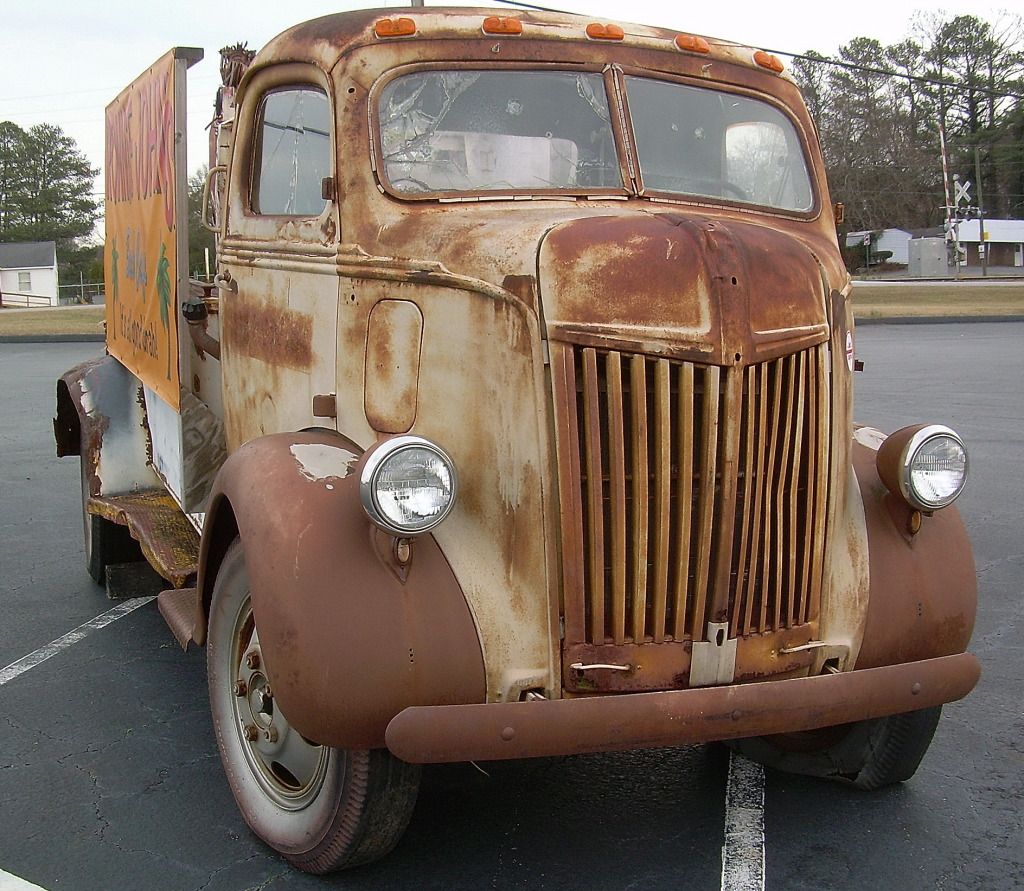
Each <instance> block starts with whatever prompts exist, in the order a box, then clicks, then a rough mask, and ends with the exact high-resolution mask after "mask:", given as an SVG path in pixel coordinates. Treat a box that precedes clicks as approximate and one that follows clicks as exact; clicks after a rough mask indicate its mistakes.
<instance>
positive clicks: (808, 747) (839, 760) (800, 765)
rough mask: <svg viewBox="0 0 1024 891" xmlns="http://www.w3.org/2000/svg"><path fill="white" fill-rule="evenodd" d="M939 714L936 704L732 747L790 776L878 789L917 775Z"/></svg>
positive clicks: (744, 741)
mask: <svg viewBox="0 0 1024 891" xmlns="http://www.w3.org/2000/svg"><path fill="white" fill-rule="evenodd" d="M941 714H942V706H935V707H934V708H926V709H921V710H920V711H916V712H907V713H905V714H902V715H890V716H888V717H886V718H875V719H872V720H869V721H858V722H857V723H856V724H846V725H843V726H841V727H824V728H822V729H821V730H809V731H806V732H803V733H784V734H779V735H778V736H758V737H751V738H750V739H738V740H734V741H733V742H732V743H730V745H731V746H732V747H733V748H734V749H736V750H737V751H738V752H740V753H741V754H743V755H746V756H747V757H748V758H750V759H751V760H752V761H758V762H760V763H761V764H764V765H766V766H768V767H772V768H775V769H776V770H781V771H785V772H786V773H796V774H804V775H807V776H817V777H827V778H829V779H835V780H840V781H843V782H847V783H850V784H852V785H853V786H856V787H857V788H858V789H868V790H870V789H880V788H882V787H883V786H889V785H892V784H893V783H902V782H903V781H904V780H909V779H910V778H911V777H912V776H913V775H914V773H915V772H916V771H917V768H918V766H919V765H920V764H921V759H922V758H924V755H925V752H927V751H928V746H929V745H930V744H931V741H932V736H933V735H934V734H935V728H936V725H937V724H938V723H939V716H940V715H941Z"/></svg>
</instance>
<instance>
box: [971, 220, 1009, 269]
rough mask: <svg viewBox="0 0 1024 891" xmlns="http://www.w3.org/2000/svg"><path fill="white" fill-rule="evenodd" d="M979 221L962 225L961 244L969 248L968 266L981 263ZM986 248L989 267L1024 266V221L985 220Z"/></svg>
mask: <svg viewBox="0 0 1024 891" xmlns="http://www.w3.org/2000/svg"><path fill="white" fill-rule="evenodd" d="M979 228H980V226H979V221H978V220H964V221H963V222H962V223H961V224H960V244H962V245H963V246H964V247H965V248H967V265H968V266H977V265H979V263H980V258H979V256H978V245H979V243H980V241H981V239H980V238H979V237H978V236H979ZM985 247H986V250H987V251H988V265H989V266H1024V220H985Z"/></svg>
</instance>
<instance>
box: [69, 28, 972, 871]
mask: <svg viewBox="0 0 1024 891" xmlns="http://www.w3.org/2000/svg"><path fill="white" fill-rule="evenodd" d="M226 68H227V69H228V70H231V71H233V76H234V77H235V81H234V82H233V83H229V84H226V92H225V93H224V96H225V97H226V98H225V101H224V102H223V103H221V107H220V109H219V112H218V118H217V121H216V127H215V130H214V132H215V143H216V145H215V156H214V158H213V160H214V161H215V163H214V165H213V167H212V169H211V180H210V184H209V201H208V204H209V206H210V209H211V212H210V216H211V217H213V216H215V217H216V223H215V224H216V228H217V275H216V279H215V287H214V288H211V289H208V293H207V294H206V295H205V296H203V297H197V298H190V299H186V295H185V294H184V285H183V281H182V278H181V277H180V276H179V278H178V283H179V288H178V298H179V299H177V300H176V301H175V306H174V307H172V315H173V316H174V317H175V318H174V319H173V321H174V322H176V327H177V331H178V332H179V333H180V336H178V337H177V338H176V340H175V342H174V343H173V344H169V345H168V349H169V350H170V353H169V357H170V358H169V359H168V368H170V365H171V363H176V364H177V368H178V376H177V378H176V379H175V380H174V381H173V382H172V383H173V384H174V385H175V387H174V392H173V393H172V394H171V395H172V398H171V401H170V402H168V400H167V399H166V398H163V397H162V396H161V395H160V394H159V393H155V392H154V389H153V388H152V387H151V386H150V385H149V384H148V383H147V382H146V380H145V379H144V378H142V377H140V376H139V374H138V373H136V372H133V370H132V369H131V368H130V367H129V366H126V365H125V360H123V359H119V358H118V357H117V356H115V355H110V356H108V357H106V358H104V359H103V360H100V361H99V362H97V363H92V364H90V365H87V366H82V367H80V368H78V369H74V370H72V371H71V372H69V373H68V374H67V375H65V376H64V378H62V379H61V381H60V382H59V384H58V419H57V426H56V429H57V436H58V447H59V450H60V451H61V452H62V453H64V454H81V456H82V461H83V468H84V471H83V506H84V509H85V512H86V530H87V541H88V543H89V544H90V546H91V548H92V551H91V553H92V552H98V554H99V556H98V557H97V558H95V559H93V569H94V570H96V567H97V565H98V566H99V572H100V574H102V571H103V566H104V565H105V564H104V561H105V560H106V561H107V563H113V562H114V561H115V560H116V559H119V554H120V552H119V551H117V550H116V549H115V548H113V547H112V545H110V542H111V541H114V539H115V537H116V536H117V535H118V534H122V535H123V533H119V532H118V531H117V530H118V529H122V528H123V529H127V530H128V532H129V533H130V535H131V539H132V540H133V541H135V540H137V541H138V543H139V544H140V545H141V553H142V554H143V555H144V556H145V557H146V558H147V559H149V561H150V562H151V563H152V564H153V565H154V566H155V567H156V568H157V570H158V571H159V572H160V573H161V575H162V576H163V577H164V578H166V579H167V580H168V582H169V587H168V590H166V591H165V592H164V593H163V594H161V596H160V608H161V610H162V611H163V613H164V615H165V617H166V618H167V619H168V622H169V624H170V625H171V627H172V629H173V630H174V633H175V635H176V636H177V638H178V640H179V641H180V642H181V643H182V644H183V645H186V646H187V645H188V644H189V643H191V642H195V643H196V644H200V645H205V646H206V648H207V654H208V667H209V679H210V698H211V708H212V711H213V719H214V725H215V728H216V731H217V738H218V744H219V746H220V751H221V755H222V758H223V759H224V762H225V767H226V772H227V775H228V780H229V783H230V784H231V787H232V791H233V792H234V794H235V797H236V799H237V800H238V803H239V805H240V808H241V810H242V813H243V816H244V817H245V819H246V821H247V822H248V823H249V825H250V826H251V827H252V828H253V830H254V831H255V832H256V833H257V834H258V835H259V836H260V837H261V838H263V839H264V840H265V841H266V842H268V843H269V844H270V845H271V846H273V847H274V848H275V849H277V850H278V851H280V852H282V853H283V854H284V855H285V856H286V857H288V858H289V859H290V860H291V861H292V862H293V863H295V864H296V865H297V866H299V867H300V868H302V869H306V870H309V871H314V872H323V871H327V870H329V869H335V868H340V867H346V866H353V865H357V864H359V863H362V862H366V861H367V860H371V859H374V858H376V857H379V856H382V855H383V854H384V853H386V852H387V851H388V850H390V849H391V848H392V847H393V846H394V844H396V843H397V841H398V839H399V837H400V835H401V832H402V830H403V829H404V827H405V825H406V823H407V821H408V819H409V816H410V814H411V810H412V805H413V803H414V801H415V790H416V784H417V781H418V776H419V773H418V770H419V768H418V765H420V764H424V763H434V762H441V761H458V760H487V759H507V758H522V757H532V756H540V755H552V754H576V753H584V752H596V751H608V750H616V749H629V748H642V747H654V746H664V745H677V744H684V743H699V742H707V741H712V740H727V741H731V744H732V745H735V746H737V747H738V748H740V750H741V751H744V752H746V753H748V754H750V755H751V756H752V757H755V758H758V759H760V760H762V761H765V762H766V763H769V764H775V765H777V766H781V767H784V768H786V769H790V770H795V771H797V772H803V773H812V774H819V775H824V776H830V777H834V778H837V779H842V780H845V781H848V782H852V783H854V784H855V785H859V786H862V787H865V788H873V787H876V786H878V785H883V784H885V783H889V782H897V781H900V780H903V779H907V778H908V777H909V776H910V775H911V774H912V773H913V772H914V770H915V769H916V767H917V764H918V763H919V761H920V759H921V757H922V756H923V755H924V752H925V750H926V749H927V746H928V743H929V741H930V739H931V735H932V732H933V731H934V728H935V723H936V722H937V720H938V715H939V710H940V707H941V705H942V704H943V703H945V702H949V701H952V700H954V699H957V698H959V697H961V696H964V695H966V693H967V692H969V690H970V689H971V688H972V687H973V686H974V684H975V683H976V681H977V677H978V666H977V662H976V660H975V659H974V657H973V656H971V655H970V654H967V653H966V652H965V650H966V647H967V644H968V641H969V639H970V634H971V630H972V626H973V620H974V608H975V598H976V583H975V578H974V567H973V563H972V560H971V553H970V546H969V543H968V542H967V539H966V535H965V533H964V530H963V525H962V523H961V521H960V519H959V516H958V514H957V511H956V508H955V507H952V506H950V505H951V503H952V501H953V500H954V499H955V498H956V496H957V495H958V494H959V492H960V490H961V489H962V486H963V484H964V482H965V480H966V475H967V454H966V450H965V448H964V446H963V443H962V441H961V440H960V438H959V437H958V436H957V435H956V434H955V433H954V432H953V431H951V430H949V429H948V428H946V427H944V426H942V425H940V424H931V425H926V426H923V427H908V428H904V429H903V430H900V431H897V432H896V433H894V434H892V435H890V436H886V435H884V434H882V433H880V432H879V431H876V430H874V429H872V428H869V427H860V426H857V425H855V424H854V423H853V418H852V403H853V397H852V378H853V371H854V364H855V339H854V337H855V333H854V324H853V316H852V310H851V305H850V292H851V283H850V280H849V276H848V275H847V273H846V270H845V268H844V266H843V263H842V260H841V256H840V252H839V248H838V244H837V239H836V230H835V219H834V216H833V208H832V204H831V202H830V198H829V194H828V187H827V183H826V177H825V169H824V164H823V161H822V157H821V153H820V149H819V147H818V144H817V140H816V136H815V129H814V124H813V122H812V121H811V119H810V117H809V116H808V113H807V111H806V108H805V106H804V104H803V102H802V100H801V97H800V94H799V90H798V89H797V87H796V85H795V84H794V82H793V81H792V80H791V79H790V78H789V77H788V75H787V74H786V73H785V71H784V68H783V65H782V63H781V62H780V61H779V60H778V59H777V58H776V57H774V56H772V55H770V54H768V53H765V52H762V51H758V50H752V49H750V48H747V47H743V46H740V45H737V44H733V43H730V42H726V41H721V40H713V39H709V38H703V37H699V36H696V35H691V34H685V33H678V32H674V31H669V30H665V29H661V28H655V27H648V26H643V25H633V24H624V23H617V22H605V21H595V20H591V19H587V18H582V17H576V16H571V15H564V14H561V13H548V12H540V11H518V10H517V11H515V12H514V13H508V14H505V13H503V14H501V15H495V14H494V13H493V12H492V11H489V10H474V9H463V8H460V9H435V8H430V9H427V10H411V11H409V10H404V11H395V10H387V11H381V10H369V11H359V12H349V13H341V14H337V15H331V16H325V17H323V18H320V19H316V20H313V21H310V22H306V23H304V24H300V25H298V26H296V27H294V28H292V29H290V30H289V31H286V32H284V33H283V34H281V35H280V36H278V37H277V38H275V39H274V40H272V41H271V42H270V43H269V44H268V45H267V46H266V47H265V48H263V49H262V50H261V51H260V52H258V53H257V54H256V55H255V58H253V59H251V60H250V59H248V58H246V59H245V60H244V65H240V66H236V67H235V68H234V69H232V67H231V66H230V65H228V66H226ZM243 68H244V74H243V73H242V69H243ZM109 243H110V240H109V238H108V245H109ZM111 271H112V267H111V264H110V262H109V258H108V275H109V274H110V272H111ZM115 274H116V272H115ZM110 292H111V287H110V286H108V293H110ZM115 293H116V290H115ZM175 309H176V310H177V311H176V312H175V311H174V310H175ZM109 326H110V321H108V328H109ZM186 331H187V332H190V334H189V335H188V336H186V334H185V333H184V332H186ZM173 397H176V398H173ZM167 431H170V433H168V432H167ZM147 499H149V500H148V501H147ZM157 506H158V507H159V510H160V511H163V514H161V516H163V517H164V518H165V520H166V521H167V524H169V525H167V524H165V526H163V527H161V526H160V525H159V524H158V523H156V522H155V521H154V517H155V516H156V514H155V513H154V512H155V511H156V510H157ZM115 527H117V529H115ZM97 530H98V531H97ZM168 530H171V531H168ZM97 536H99V538H97ZM118 541H119V546H121V547H122V548H123V547H124V546H125V545H126V542H125V541H123V540H118ZM127 544H131V542H128V543H127ZM105 548H106V549H107V550H106V551H105V550H104V549H105ZM105 555H106V556H105ZM168 555H169V556H168ZM108 558H109V559H108ZM95 575H96V572H95V571H94V577H95ZM837 727H839V728H841V730H839V731H837V730H836V728H837Z"/></svg>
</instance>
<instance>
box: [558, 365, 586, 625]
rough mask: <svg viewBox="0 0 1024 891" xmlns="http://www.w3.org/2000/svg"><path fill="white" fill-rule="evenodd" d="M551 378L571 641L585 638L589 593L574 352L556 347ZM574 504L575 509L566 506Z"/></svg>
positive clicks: (564, 584)
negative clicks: (559, 415) (561, 415)
mask: <svg viewBox="0 0 1024 891" xmlns="http://www.w3.org/2000/svg"><path fill="white" fill-rule="evenodd" d="M551 377H552V381H553V382H554V384H555V394H556V406H557V408H556V410H557V411H564V412H565V418H566V423H565V424H562V425H560V426H559V428H558V430H557V435H558V436H559V437H563V439H560V440H559V448H558V455H557V458H558V490H559V498H560V499H561V501H562V505H563V510H562V582H563V585H562V590H563V597H564V599H565V634H566V637H567V638H569V639H570V640H583V635H584V633H585V616H586V604H585V602H584V595H585V593H586V590H587V589H586V582H585V570H584V544H583V543H584V537H583V516H584V511H583V505H584V502H583V494H582V491H581V486H580V476H581V474H580V473H579V468H580V467H581V464H582V458H581V452H580V425H579V417H578V409H577V405H576V390H577V380H576V363H575V361H574V355H573V351H572V350H570V349H567V348H565V347H560V348H557V349H555V350H552V353H551ZM566 505H572V509H571V510H566V509H565V507H564V506H566Z"/></svg>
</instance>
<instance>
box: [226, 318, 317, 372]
mask: <svg viewBox="0 0 1024 891" xmlns="http://www.w3.org/2000/svg"><path fill="white" fill-rule="evenodd" d="M224 328H225V330H224V341H225V343H226V344H227V345H228V348H229V350H230V351H231V352H232V353H235V354H240V355H244V356H248V357H249V358H252V359H259V360H260V361H261V362H266V363H267V364H268V365H275V366H282V367H284V368H291V369H294V370H295V371H309V370H310V368H311V367H312V365H313V317H312V316H308V315H306V314H305V313H300V312H295V311H293V310H289V309H283V308H280V307H276V306H272V305H270V304H267V303H246V302H243V301H236V302H233V303H232V306H231V313H230V321H229V324H226V325H225V326H224Z"/></svg>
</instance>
